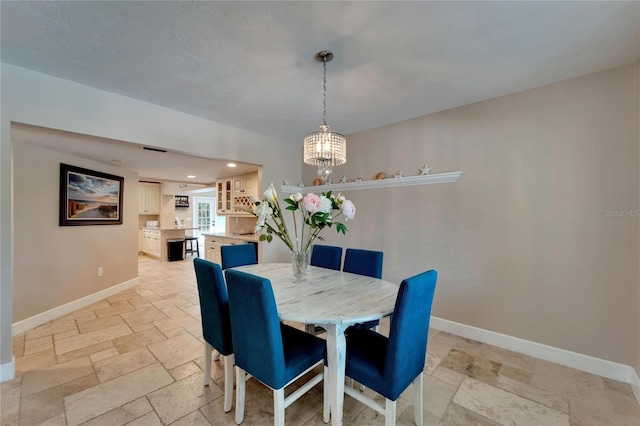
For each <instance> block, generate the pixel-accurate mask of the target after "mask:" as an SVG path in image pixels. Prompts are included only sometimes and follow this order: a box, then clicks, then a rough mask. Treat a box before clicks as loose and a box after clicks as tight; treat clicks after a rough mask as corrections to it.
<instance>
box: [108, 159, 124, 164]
mask: <svg viewBox="0 0 640 426" xmlns="http://www.w3.org/2000/svg"><path fill="white" fill-rule="evenodd" d="M111 161H113V162H114V163H118V164H120V163H124V160H121V159H120V158H112V159H111Z"/></svg>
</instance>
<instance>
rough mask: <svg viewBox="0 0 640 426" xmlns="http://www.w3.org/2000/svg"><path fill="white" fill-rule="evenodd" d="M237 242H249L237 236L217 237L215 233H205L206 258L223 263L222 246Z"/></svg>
mask: <svg viewBox="0 0 640 426" xmlns="http://www.w3.org/2000/svg"><path fill="white" fill-rule="evenodd" d="M236 244H249V243H248V242H246V241H242V240H238V239H235V238H226V237H217V236H214V235H205V237H204V258H205V259H206V260H209V261H211V262H213V263H217V264H218V265H222V255H221V254H220V247H222V246H232V245H236Z"/></svg>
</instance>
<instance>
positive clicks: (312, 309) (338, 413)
mask: <svg viewBox="0 0 640 426" xmlns="http://www.w3.org/2000/svg"><path fill="white" fill-rule="evenodd" d="M234 269H237V270H239V271H244V272H248V273H250V274H254V275H259V276H262V277H265V278H268V279H269V280H270V281H271V286H272V287H273V293H274V296H275V299H276V305H277V307H278V315H279V317H280V320H283V321H292V322H298V323H303V324H314V325H317V326H321V327H323V328H324V329H326V330H327V364H328V376H329V377H327V378H325V380H327V379H328V388H329V406H330V409H331V424H332V425H342V408H343V402H344V379H345V360H346V350H347V348H346V341H345V336H344V331H345V330H346V328H347V327H349V326H350V325H353V324H356V323H360V322H365V321H370V320H375V319H380V318H382V317H384V316H386V315H389V314H391V313H393V308H394V306H395V301H396V296H397V293H398V285H397V284H394V283H392V282H389V281H385V280H381V279H377V278H371V277H366V276H363V275H357V274H350V273H348V272H341V271H334V270H332V269H326V268H320V267H316V266H309V267H308V269H307V275H306V280H305V281H303V282H299V283H295V282H293V281H292V279H293V274H292V270H291V264H289V263H263V264H256V265H246V266H239V267H236V268H234Z"/></svg>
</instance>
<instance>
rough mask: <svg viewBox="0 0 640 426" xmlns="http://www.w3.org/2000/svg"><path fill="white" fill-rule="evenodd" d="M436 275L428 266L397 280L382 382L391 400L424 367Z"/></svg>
mask: <svg viewBox="0 0 640 426" xmlns="http://www.w3.org/2000/svg"><path fill="white" fill-rule="evenodd" d="M437 278H438V273H437V272H436V271H434V270H431V271H427V272H423V273H421V274H418V275H416V276H414V277H411V278H407V279H406V280H404V281H402V283H401V284H400V289H399V290H398V297H397V298H396V305H395V309H394V311H393V318H392V319H391V327H390V329H389V343H388V346H387V357H386V359H385V366H384V375H385V382H386V383H388V384H389V393H390V396H391V398H390V399H392V400H394V401H395V400H396V399H397V397H399V396H400V394H401V393H402V391H403V390H404V389H406V388H407V386H409V384H410V383H411V382H412V381H413V380H414V379H415V378H416V377H418V375H419V374H421V373H422V370H423V369H424V362H425V356H426V353H427V335H428V334H429V319H430V318H431V305H432V302H433V295H434V293H435V290H436V280H437Z"/></svg>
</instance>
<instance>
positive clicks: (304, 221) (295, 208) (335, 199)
mask: <svg viewBox="0 0 640 426" xmlns="http://www.w3.org/2000/svg"><path fill="white" fill-rule="evenodd" d="M284 201H285V202H286V203H287V206H286V208H285V209H286V210H290V211H291V214H292V216H293V228H294V234H293V236H292V235H291V234H290V233H289V230H288V229H287V225H286V223H285V220H284V212H283V211H282V209H281V208H280V203H279V202H278V194H277V193H276V190H275V188H274V187H273V184H271V185H270V186H269V188H267V190H266V191H265V192H264V200H263V201H260V200H259V199H258V198H257V197H252V199H251V203H252V206H251V207H250V209H249V210H248V211H249V212H250V213H252V214H253V215H254V216H256V217H257V218H258V221H257V222H256V227H255V232H256V233H257V232H260V231H262V230H266V233H263V234H262V235H260V241H267V242H271V241H272V240H273V236H274V235H275V236H277V237H278V238H280V239H281V240H282V242H284V243H285V244H286V245H287V247H289V249H290V250H291V251H292V252H298V251H303V252H306V251H307V250H309V248H310V247H311V244H312V243H313V242H314V241H315V239H316V238H317V239H319V240H320V241H323V238H322V237H321V236H320V232H322V230H323V229H325V228H331V227H332V226H334V225H335V228H336V232H338V233H342V234H345V233H346V232H347V227H346V226H345V225H344V224H343V223H341V222H336V221H335V219H336V218H337V217H339V216H340V215H342V216H344V220H345V222H346V221H348V220H351V219H353V218H354V217H355V214H356V207H355V205H354V204H353V202H351V201H350V200H347V199H346V198H345V197H344V196H342V195H338V196H335V195H333V194H332V193H331V191H329V192H326V193H322V195H317V194H314V193H308V194H306V195H304V196H303V195H302V194H301V193H299V192H298V193H295V194H293V195H292V196H290V197H289V198H285V199H284ZM296 212H300V214H301V217H300V218H298V217H297V216H298V215H297V214H296ZM292 237H293V238H292Z"/></svg>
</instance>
